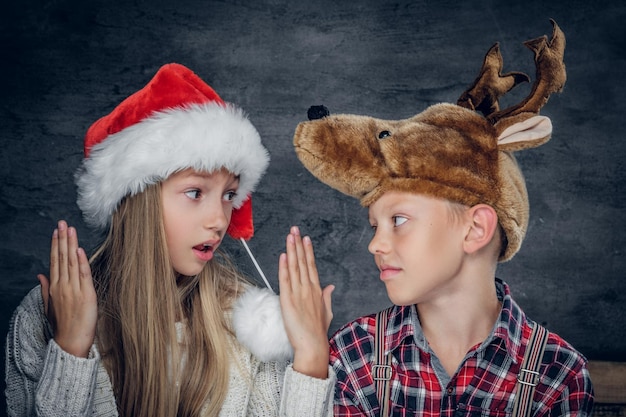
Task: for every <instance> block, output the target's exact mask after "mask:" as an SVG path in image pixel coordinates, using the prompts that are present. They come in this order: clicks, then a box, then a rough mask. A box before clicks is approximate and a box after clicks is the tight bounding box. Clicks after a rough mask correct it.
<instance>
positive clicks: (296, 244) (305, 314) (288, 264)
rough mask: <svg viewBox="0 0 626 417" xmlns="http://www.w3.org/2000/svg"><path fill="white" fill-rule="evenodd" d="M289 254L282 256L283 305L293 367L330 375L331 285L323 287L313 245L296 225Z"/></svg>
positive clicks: (317, 376)
mask: <svg viewBox="0 0 626 417" xmlns="http://www.w3.org/2000/svg"><path fill="white" fill-rule="evenodd" d="M286 244H287V253H286V254H285V253H283V254H281V255H280V259H279V265H278V279H279V283H280V305H281V309H282V312H283V321H284V323H285V329H286V331H287V336H288V337H289V341H290V342H291V345H292V346H293V349H294V360H293V368H294V370H296V371H298V372H300V373H303V374H306V375H309V376H312V377H316V378H326V377H327V376H328V360H329V346H328V328H329V326H330V322H331V320H332V318H333V312H332V304H331V293H332V292H333V290H334V289H335V287H334V286H333V285H329V286H327V287H326V288H324V290H322V288H321V286H320V282H319V277H318V274H317V267H316V266H315V255H314V253H313V245H312V243H311V239H310V238H309V237H304V238H302V237H301V236H300V231H299V230H298V228H297V227H295V226H294V227H292V228H291V232H290V233H289V235H287V242H286Z"/></svg>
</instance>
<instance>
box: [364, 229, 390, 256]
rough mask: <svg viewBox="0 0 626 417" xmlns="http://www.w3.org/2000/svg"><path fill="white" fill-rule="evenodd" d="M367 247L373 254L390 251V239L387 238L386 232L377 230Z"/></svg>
mask: <svg viewBox="0 0 626 417" xmlns="http://www.w3.org/2000/svg"><path fill="white" fill-rule="evenodd" d="M367 249H368V250H369V252H370V253H371V254H372V255H377V254H381V253H387V252H389V240H388V239H386V238H385V236H384V234H383V233H382V232H380V231H378V230H377V231H376V233H374V236H373V237H372V240H370V244H369V245H368V246H367Z"/></svg>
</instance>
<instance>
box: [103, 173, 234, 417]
mask: <svg viewBox="0 0 626 417" xmlns="http://www.w3.org/2000/svg"><path fill="white" fill-rule="evenodd" d="M160 190H161V188H160V184H155V185H151V186H149V187H147V188H146V190H145V191H144V192H142V193H139V194H137V195H135V196H132V197H127V198H125V199H124V200H123V201H122V202H121V203H120V205H119V207H118V209H117V210H116V212H115V213H114V214H113V217H112V221H111V226H110V228H109V233H108V236H107V237H106V239H105V241H104V243H103V244H102V245H101V246H100V247H99V248H98V250H97V251H96V253H95V254H94V256H93V257H92V259H91V264H92V273H93V276H94V281H95V283H96V289H97V291H98V301H99V307H100V316H99V322H98V329H97V342H98V345H99V348H100V351H101V354H102V358H103V363H104V366H105V368H106V370H107V372H108V374H109V376H110V378H111V382H112V385H113V390H114V392H115V396H116V399H117V405H118V410H119V412H120V415H122V416H133V417H142V416H146V417H148V416H149V417H155V416H174V415H178V416H197V415H199V414H200V410H201V409H203V407H205V406H206V407H207V408H206V409H205V410H203V412H204V413H207V414H206V415H211V416H213V415H217V414H218V413H219V410H220V408H221V406H222V404H223V402H224V399H225V397H226V393H227V390H228V378H229V339H230V338H231V337H233V332H232V329H231V326H230V323H229V322H228V320H227V319H226V318H225V315H224V311H225V310H228V309H230V308H231V306H232V302H233V300H234V299H235V298H236V297H237V294H238V292H239V291H241V290H242V289H243V288H242V287H243V286H242V285H240V284H241V282H242V281H243V277H242V276H241V275H240V274H239V273H238V272H237V271H236V269H235V268H234V266H233V265H232V264H231V263H230V262H229V261H228V260H227V259H226V258H225V257H224V256H223V255H219V256H218V257H217V258H216V259H215V260H213V261H211V262H209V263H207V266H206V267H205V268H204V269H203V271H202V272H201V273H200V274H198V275H197V276H193V277H188V276H177V275H176V273H175V271H174V269H173V267H172V265H171V263H170V260H169V255H168V251H167V245H166V240H165V231H164V227H163V220H162V208H161V207H162V204H161V191H160ZM176 322H182V323H184V324H185V325H186V332H185V334H184V336H183V338H182V341H181V343H182V345H183V348H182V349H181V348H180V347H179V340H178V338H177V331H176V325H175V323H176ZM183 376H184V377H183Z"/></svg>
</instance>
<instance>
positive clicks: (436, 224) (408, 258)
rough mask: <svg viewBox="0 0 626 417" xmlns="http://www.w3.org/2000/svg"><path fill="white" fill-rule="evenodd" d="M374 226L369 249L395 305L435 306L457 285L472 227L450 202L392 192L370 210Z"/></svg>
mask: <svg viewBox="0 0 626 417" xmlns="http://www.w3.org/2000/svg"><path fill="white" fill-rule="evenodd" d="M369 221H370V224H371V225H372V228H373V229H374V231H375V233H374V237H373V238H372V240H371V242H370V244H369V247H368V249H369V251H370V252H371V253H372V254H373V255H374V259H375V261H376V265H377V266H378V269H379V270H380V279H381V281H383V282H384V283H385V286H386V287H387V294H388V296H389V298H390V300H391V301H392V302H393V303H394V304H397V305H411V304H416V303H422V302H428V301H436V298H438V297H439V296H441V295H445V294H446V293H447V292H448V290H449V289H450V288H451V287H452V286H453V285H454V283H455V281H454V277H455V276H457V274H458V273H459V270H460V268H461V265H462V260H463V256H464V250H463V240H464V238H465V234H466V232H467V227H466V226H464V224H465V222H464V217H463V216H462V215H457V216H454V215H453V214H452V208H451V205H450V204H449V203H448V202H447V201H445V200H440V199H435V198H432V197H427V196H424V195H419V194H411V193H405V192H395V191H394V192H387V193H385V194H383V196H382V197H380V198H379V199H378V200H377V201H376V202H375V203H374V204H372V205H371V206H370V207H369Z"/></svg>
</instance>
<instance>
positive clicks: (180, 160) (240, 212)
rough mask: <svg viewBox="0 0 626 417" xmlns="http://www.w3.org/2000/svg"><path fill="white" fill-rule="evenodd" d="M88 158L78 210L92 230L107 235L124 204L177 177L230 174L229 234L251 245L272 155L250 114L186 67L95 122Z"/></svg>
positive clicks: (163, 75)
mask: <svg viewBox="0 0 626 417" xmlns="http://www.w3.org/2000/svg"><path fill="white" fill-rule="evenodd" d="M84 151H85V159H84V160H83V163H82V165H81V167H80V169H79V170H78V172H77V173H76V183H77V185H78V200H77V203H78V206H79V208H80V209H81V210H82V212H83V215H84V218H85V221H86V222H87V223H88V224H89V225H91V226H93V227H96V228H99V229H104V228H106V227H107V226H108V225H109V222H110V220H111V216H112V214H113V213H114V212H115V210H116V209H117V207H118V204H119V203H120V202H121V201H122V199H123V198H124V197H127V196H132V195H135V194H137V193H140V192H142V191H143V190H144V189H145V188H146V187H147V186H148V185H150V184H154V183H157V182H159V181H162V180H165V179H167V178H168V177H169V176H170V175H171V174H173V173H175V172H177V171H181V170H183V169H186V168H193V169H196V170H199V171H206V172H212V171H216V170H219V169H221V168H224V169H226V170H228V171H229V172H231V173H233V174H235V175H237V176H239V190H238V193H237V196H236V197H235V199H234V201H233V207H234V210H233V214H232V218H231V222H230V226H229V228H228V234H230V235H231V236H232V237H233V238H235V239H241V238H244V239H250V238H251V237H252V235H253V233H254V226H253V222H252V205H251V204H252V202H251V198H250V193H251V192H252V191H253V190H254V188H255V187H256V185H257V184H258V182H259V180H260V179H261V177H262V176H263V173H264V172H265V170H266V168H267V165H268V163H269V155H268V152H267V150H266V149H265V148H264V147H263V145H262V143H261V138H260V136H259V134H258V132H257V131H256V129H255V128H254V126H253V125H252V123H250V121H249V120H248V118H247V117H246V115H245V114H244V112H243V111H242V110H241V109H239V108H237V107H235V106H234V105H232V104H227V103H225V102H224V101H223V100H222V99H221V98H220V97H219V96H218V95H217V93H216V92H215V91H214V90H213V89H212V88H211V87H209V86H208V85H207V84H206V83H204V82H203V81H202V80H201V79H200V78H199V77H198V76H197V75H196V74H194V73H193V72H192V71H191V70H189V69H188V68H186V67H184V66H183V65H180V64H167V65H164V66H163V67H161V68H160V69H159V71H158V72H157V73H156V75H155V76H154V77H153V78H152V80H150V82H149V83H148V84H147V85H146V86H145V87H144V88H142V89H141V90H139V91H137V92H136V93H134V94H132V95H131V96H129V97H128V98H126V99H125V100H124V101H122V102H121V103H120V104H119V105H118V106H117V107H116V108H115V109H113V111H112V112H111V113H110V114H108V115H106V116H104V117H102V118H101V119H99V120H98V121H96V122H95V123H94V124H93V125H92V126H91V127H90V128H89V130H88V131H87V134H86V136H85V143H84Z"/></svg>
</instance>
